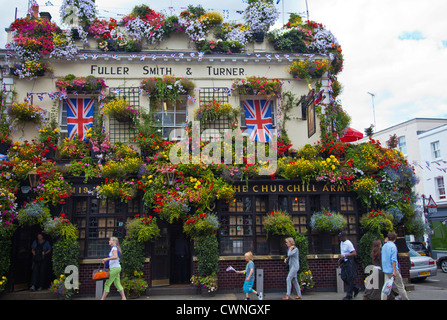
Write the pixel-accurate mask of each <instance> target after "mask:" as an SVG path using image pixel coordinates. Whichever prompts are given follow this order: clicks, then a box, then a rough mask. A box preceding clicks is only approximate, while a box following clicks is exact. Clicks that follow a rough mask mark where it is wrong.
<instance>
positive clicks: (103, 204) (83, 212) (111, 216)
mask: <svg viewBox="0 0 447 320" xmlns="http://www.w3.org/2000/svg"><path fill="white" fill-rule="evenodd" d="M139 208H140V201H139V200H130V201H129V202H128V203H127V204H125V203H121V202H117V201H114V200H109V199H98V198H92V197H75V198H73V220H74V223H75V224H76V225H77V226H78V237H79V245H80V251H81V257H83V258H97V257H103V256H104V255H105V254H107V253H108V251H109V249H110V248H109V244H108V239H109V238H110V237H112V236H113V237H117V238H118V239H119V240H122V239H123V238H124V236H125V229H124V226H125V223H126V221H127V219H129V218H132V217H134V216H135V214H137V213H138V212H139Z"/></svg>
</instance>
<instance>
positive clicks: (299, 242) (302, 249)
mask: <svg viewBox="0 0 447 320" xmlns="http://www.w3.org/2000/svg"><path fill="white" fill-rule="evenodd" d="M293 238H294V239H295V246H296V247H297V248H298V252H299V254H300V257H299V260H300V270H301V271H305V270H309V263H308V262H307V255H308V254H309V240H308V239H307V237H306V236H305V235H303V234H301V233H298V232H295V235H294V236H293Z"/></svg>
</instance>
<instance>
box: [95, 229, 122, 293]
mask: <svg viewBox="0 0 447 320" xmlns="http://www.w3.org/2000/svg"><path fill="white" fill-rule="evenodd" d="M109 245H110V247H111V249H110V252H109V256H108V258H104V259H102V263H104V264H106V263H108V265H109V269H110V276H109V278H108V279H107V280H106V282H105V283H104V293H103V295H102V298H101V300H105V299H106V298H107V295H108V294H109V292H110V286H111V285H112V283H113V284H114V285H115V287H116V289H117V290H118V292H119V293H120V295H121V299H122V300H126V295H125V294H124V288H123V286H122V285H121V278H120V273H121V264H120V256H121V248H120V245H119V241H118V238H116V237H110V239H109ZM106 267H107V265H106Z"/></svg>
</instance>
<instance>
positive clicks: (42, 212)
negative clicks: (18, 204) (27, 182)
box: [17, 201, 51, 226]
mask: <svg viewBox="0 0 447 320" xmlns="http://www.w3.org/2000/svg"><path fill="white" fill-rule="evenodd" d="M17 218H18V220H19V224H20V225H21V226H24V225H28V226H32V225H36V224H37V225H42V224H43V223H45V222H46V221H47V220H48V219H51V214H50V209H49V208H48V207H46V206H45V203H44V202H43V201H34V202H31V203H27V204H26V205H25V206H24V207H23V208H22V209H20V210H19V211H18V213H17Z"/></svg>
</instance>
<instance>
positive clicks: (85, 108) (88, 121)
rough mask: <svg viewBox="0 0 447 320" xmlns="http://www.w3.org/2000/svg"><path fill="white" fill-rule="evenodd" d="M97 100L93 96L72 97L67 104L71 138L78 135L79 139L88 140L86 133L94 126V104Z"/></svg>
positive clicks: (69, 135) (68, 127)
mask: <svg viewBox="0 0 447 320" xmlns="http://www.w3.org/2000/svg"><path fill="white" fill-rule="evenodd" d="M94 103H95V101H94V100H93V99H91V98H70V99H67V100H66V104H67V129H68V137H69V139H74V138H75V137H76V135H77V136H78V139H79V140H87V139H86V138H85V137H84V133H85V132H86V131H87V130H88V129H89V128H91V127H93V106H94Z"/></svg>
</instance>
